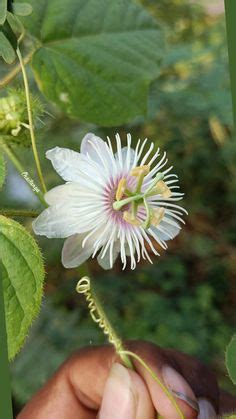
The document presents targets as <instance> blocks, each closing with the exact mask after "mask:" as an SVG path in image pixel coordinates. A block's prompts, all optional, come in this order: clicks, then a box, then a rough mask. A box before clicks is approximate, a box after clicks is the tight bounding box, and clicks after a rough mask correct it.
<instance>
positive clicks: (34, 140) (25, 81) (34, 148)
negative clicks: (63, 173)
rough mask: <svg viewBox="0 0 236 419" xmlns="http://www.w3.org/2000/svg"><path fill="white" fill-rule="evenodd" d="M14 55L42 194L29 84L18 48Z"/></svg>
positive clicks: (44, 188)
mask: <svg viewBox="0 0 236 419" xmlns="http://www.w3.org/2000/svg"><path fill="white" fill-rule="evenodd" d="M16 53H17V56H18V58H19V62H20V66H21V71H22V76H23V81H24V87H25V96H26V103H27V111H28V119H29V131H30V137H31V144H32V150H33V154H34V159H35V164H36V169H37V173H38V177H39V180H40V183H41V186H42V189H43V192H44V193H46V192H47V188H46V185H45V182H44V178H43V173H42V169H41V165H40V160H39V156H38V150H37V146H36V139H35V133H34V123H33V116H32V109H31V103H30V90H29V83H28V78H27V74H26V70H25V64H24V60H23V58H22V55H21V52H20V49H19V47H18V48H17V50H16Z"/></svg>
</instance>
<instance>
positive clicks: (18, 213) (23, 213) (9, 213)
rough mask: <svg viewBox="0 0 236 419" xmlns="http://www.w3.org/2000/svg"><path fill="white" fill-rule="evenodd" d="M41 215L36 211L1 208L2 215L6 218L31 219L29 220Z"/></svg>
mask: <svg viewBox="0 0 236 419" xmlns="http://www.w3.org/2000/svg"><path fill="white" fill-rule="evenodd" d="M39 214H40V213H39V212H38V211H34V210H28V209H19V210H18V209H11V208H9V209H8V208H0V215H4V216H6V217H29V218H36V217H38V215H39Z"/></svg>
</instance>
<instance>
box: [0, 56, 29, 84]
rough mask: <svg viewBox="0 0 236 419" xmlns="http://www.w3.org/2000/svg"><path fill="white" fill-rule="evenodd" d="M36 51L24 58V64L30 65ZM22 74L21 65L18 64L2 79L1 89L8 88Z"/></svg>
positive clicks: (0, 81) (0, 82)
mask: <svg viewBox="0 0 236 419" xmlns="http://www.w3.org/2000/svg"><path fill="white" fill-rule="evenodd" d="M35 51H36V50H35V49H34V50H33V51H31V52H30V53H29V54H27V55H26V56H25V57H24V58H23V63H24V65H25V64H28V63H29V62H30V61H31V58H32V56H33V55H34V53H35ZM20 72H21V65H20V64H17V65H16V66H15V67H14V68H13V69H12V70H11V71H10V72H9V73H7V74H6V75H5V76H4V77H3V78H2V79H0V88H4V87H6V86H7V85H8V84H9V83H10V82H11V81H12V80H13V79H14V78H15V77H16V76H17V74H19V73H20Z"/></svg>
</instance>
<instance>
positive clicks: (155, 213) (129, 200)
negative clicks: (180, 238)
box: [113, 165, 171, 228]
mask: <svg viewBox="0 0 236 419" xmlns="http://www.w3.org/2000/svg"><path fill="white" fill-rule="evenodd" d="M149 172H150V167H149V166H148V165H144V166H137V167H134V168H133V169H132V170H131V172H130V175H131V176H134V177H136V178H137V183H136V187H135V190H134V191H131V190H130V189H129V188H128V187H127V180H126V178H122V179H120V181H119V184H118V187H117V190H116V201H115V202H114V203H113V209H114V210H116V211H120V210H121V209H122V208H123V207H125V206H126V205H128V204H129V205H130V209H129V211H124V212H123V219H124V220H125V221H127V222H128V223H130V224H133V225H135V226H139V227H143V228H149V227H150V225H151V224H152V225H154V226H157V225H158V224H160V222H161V220H162V219H163V217H164V213H165V210H164V208H155V209H154V208H152V207H151V206H150V205H149V204H148V201H147V198H149V197H151V196H154V195H161V196H162V197H163V198H169V197H170V196H171V191H170V188H169V187H168V186H167V184H166V183H165V182H164V181H163V178H164V174H163V173H157V175H156V176H155V178H154V179H153V180H152V182H151V184H150V185H149V186H148V188H147V189H146V191H144V192H142V186H143V181H144V178H145V176H146V175H147V174H148V173H149ZM124 196H125V198H123V197H124ZM122 198H123V199H122ZM140 205H142V206H144V207H145V210H146V219H145V221H144V222H142V221H141V220H139V219H138V215H137V214H138V209H139V206H140Z"/></svg>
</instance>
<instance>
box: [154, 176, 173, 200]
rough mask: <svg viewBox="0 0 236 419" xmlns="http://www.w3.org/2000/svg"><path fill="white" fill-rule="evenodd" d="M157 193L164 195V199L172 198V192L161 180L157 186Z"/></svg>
mask: <svg viewBox="0 0 236 419" xmlns="http://www.w3.org/2000/svg"><path fill="white" fill-rule="evenodd" d="M155 191H156V192H157V193H158V194H160V195H162V196H163V198H170V197H171V190H170V188H169V187H168V186H167V184H166V183H165V182H164V181H163V180H159V181H158V182H157V184H156V187H155Z"/></svg>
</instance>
